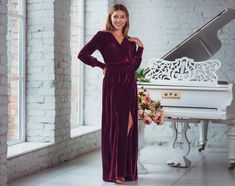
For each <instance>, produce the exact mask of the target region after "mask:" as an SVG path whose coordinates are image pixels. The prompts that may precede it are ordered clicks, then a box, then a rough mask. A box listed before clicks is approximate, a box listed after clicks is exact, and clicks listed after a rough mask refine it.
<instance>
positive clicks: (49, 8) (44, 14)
mask: <svg viewBox="0 0 235 186" xmlns="http://www.w3.org/2000/svg"><path fill="white" fill-rule="evenodd" d="M26 14H27V72H26V74H27V85H26V87H27V91H26V113H27V114H26V125H27V132H26V138H27V141H41V142H48V141H53V140H54V137H53V136H54V127H55V115H56V111H55V109H56V108H55V69H54V67H55V64H54V60H55V54H54V0H48V1H41V0H37V1H35V0H28V1H27V13H26ZM45 20H47V21H45Z"/></svg>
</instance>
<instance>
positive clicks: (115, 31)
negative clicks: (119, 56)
mask: <svg viewBox="0 0 235 186" xmlns="http://www.w3.org/2000/svg"><path fill="white" fill-rule="evenodd" d="M112 33H113V34H114V35H115V36H119V37H121V36H123V33H122V30H114V31H112Z"/></svg>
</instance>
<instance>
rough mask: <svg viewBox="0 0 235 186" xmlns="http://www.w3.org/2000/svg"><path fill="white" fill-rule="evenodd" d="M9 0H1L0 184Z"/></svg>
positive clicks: (2, 178)
mask: <svg viewBox="0 0 235 186" xmlns="http://www.w3.org/2000/svg"><path fill="white" fill-rule="evenodd" d="M6 5H7V1H6V0H1V1H0V185H1V186H6V183H7V123H8V117H7V44H6V43H7V40H6V33H7V6H6Z"/></svg>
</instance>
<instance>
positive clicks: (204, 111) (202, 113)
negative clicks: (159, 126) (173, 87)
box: [162, 106, 226, 119]
mask: <svg viewBox="0 0 235 186" xmlns="http://www.w3.org/2000/svg"><path fill="white" fill-rule="evenodd" d="M162 109H163V110H164V114H165V117H170V118H182V119H189V118H192V119H193V118H194V119H225V118H226V112H225V111H224V110H219V109H216V108H196V107H171V106H165V107H164V106H163V107H162Z"/></svg>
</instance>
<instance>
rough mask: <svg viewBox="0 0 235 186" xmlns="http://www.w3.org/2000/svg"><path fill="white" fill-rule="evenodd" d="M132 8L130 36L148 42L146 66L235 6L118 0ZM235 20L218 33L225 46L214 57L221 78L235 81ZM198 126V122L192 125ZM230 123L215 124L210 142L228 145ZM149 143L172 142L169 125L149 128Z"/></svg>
mask: <svg viewBox="0 0 235 186" xmlns="http://www.w3.org/2000/svg"><path fill="white" fill-rule="evenodd" d="M115 2H120V3H123V4H125V5H126V6H127V7H128V9H129V11H130V23H131V28H130V35H133V36H138V37H140V38H141V39H142V40H143V42H144V44H145V51H144V56H143V62H142V67H146V65H147V62H148V61H149V60H150V59H151V58H160V57H161V56H163V55H164V54H166V53H167V52H168V51H170V50H171V49H172V48H174V47H175V46H177V44H179V43H180V42H182V41H183V40H184V39H185V38H186V37H188V36H190V35H191V34H192V33H193V32H194V31H196V30H197V29H198V28H199V27H200V26H202V25H204V24H205V23H207V22H208V21H209V20H210V19H212V18H213V17H214V16H216V15H217V14H218V13H219V12H221V11H222V10H223V9H225V8H235V2H234V0H213V1H210V0H197V1H192V0H191V1H188V0H181V1H178V0H169V1H165V0H158V1H152V0H146V1H145V2H144V6H143V1H141V0H135V1H134V3H133V1H131V0H118V1H115ZM234 28H235V20H233V21H231V22H230V23H228V24H227V25H226V26H225V27H224V28H223V29H222V30H220V31H219V33H218V35H219V38H220V39H221V41H222V44H223V46H222V48H221V49H220V50H219V52H218V53H217V54H216V55H215V56H213V57H212V58H213V59H219V60H220V61H221V63H222V67H221V69H220V71H219V72H218V74H219V77H220V79H221V80H228V81H230V82H233V83H234V82H235V75H234V71H235V66H234V60H235V53H234V50H235V42H234V41H235V32H234ZM191 126H194V125H191ZM226 129H227V127H226V125H211V126H210V127H209V137H208V139H209V141H208V144H210V145H211V146H220V147H223V146H226V144H227V139H226V134H225V132H226ZM146 133H147V134H146V140H147V142H149V143H151V142H156V141H157V142H159V141H169V139H170V138H171V135H172V132H171V129H170V128H169V126H168V125H166V126H163V127H158V126H148V127H146ZM189 138H190V141H191V144H193V145H196V144H197V140H198V126H195V127H192V128H191V129H190V130H189Z"/></svg>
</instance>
